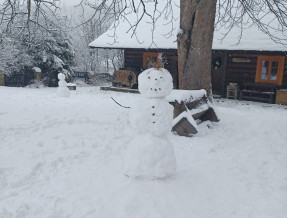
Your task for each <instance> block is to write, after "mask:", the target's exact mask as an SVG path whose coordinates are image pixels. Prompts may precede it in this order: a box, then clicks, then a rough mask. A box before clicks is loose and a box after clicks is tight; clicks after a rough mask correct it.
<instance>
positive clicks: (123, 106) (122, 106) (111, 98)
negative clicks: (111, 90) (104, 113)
mask: <svg viewBox="0 0 287 218" xmlns="http://www.w3.org/2000/svg"><path fill="white" fill-rule="evenodd" d="M111 99H113V97H111ZM113 101H114V102H116V103H117V104H118V105H120V106H121V107H123V108H131V107H126V106H123V105H121V104H120V103H119V102H117V101H116V100H115V99H113Z"/></svg>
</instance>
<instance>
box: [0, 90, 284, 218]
mask: <svg viewBox="0 0 287 218" xmlns="http://www.w3.org/2000/svg"><path fill="white" fill-rule="evenodd" d="M56 90H57V89H56V88H43V89H28V88H9V87H0V102H1V103H0V104H1V106H0V217H1V218H20V217H21V218H64V217H65V218H80V217H81V218H96V217H100V218H111V217H115V218H116V217H117V218H129V217H133V218H134V217H145V218H147V217H148V218H158V217H165V218H175V217H176V218H190V217H196V218H210V217H212V218H242V217H250V218H270V217H272V218H273V217H274V218H285V217H286V214H287V171H286V166H287V143H286V142H287V134H286V131H287V126H286V125H287V109H286V108H287V106H280V105H270V104H262V103H252V102H246V101H234V100H226V99H222V100H219V101H215V104H216V106H217V110H218V114H219V116H220V119H221V121H220V122H219V123H216V124H213V128H212V129H209V128H207V127H206V126H205V125H199V126H198V127H199V133H198V134H197V135H195V136H194V137H191V138H190V137H189V138H187V137H179V136H176V135H168V136H167V138H168V140H169V141H170V142H171V143H172V145H173V146H174V151H175V155H176V158H177V171H176V173H175V174H174V175H173V176H172V177H171V178H167V179H165V180H134V179H130V178H127V177H126V176H124V158H125V155H126V151H127V149H128V144H129V143H130V141H131V140H133V134H132V129H131V127H130V125H129V124H128V114H129V112H130V110H129V109H125V108H122V107H119V106H118V105H117V104H115V103H114V102H113V101H112V100H111V97H114V98H116V99H117V101H119V102H120V103H121V104H123V105H129V104H130V103H131V102H134V101H136V100H139V98H140V95H138V94H127V93H116V92H104V91H99V89H98V88H95V87H79V88H78V87H77V90H75V91H74V92H72V93H71V96H70V98H58V97H57V96H56V94H55V93H56Z"/></svg>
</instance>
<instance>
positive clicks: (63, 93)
mask: <svg viewBox="0 0 287 218" xmlns="http://www.w3.org/2000/svg"><path fill="white" fill-rule="evenodd" d="M65 78H66V77H65V75H64V74H63V73H59V74H58V79H59V82H58V85H59V87H58V91H57V94H58V96H60V97H69V96H70V90H69V88H68V87H67V82H66V80H65Z"/></svg>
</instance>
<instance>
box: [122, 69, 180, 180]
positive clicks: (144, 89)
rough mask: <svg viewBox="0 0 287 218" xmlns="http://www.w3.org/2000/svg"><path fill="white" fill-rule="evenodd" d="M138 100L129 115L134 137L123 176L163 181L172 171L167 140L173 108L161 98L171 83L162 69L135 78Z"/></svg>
mask: <svg viewBox="0 0 287 218" xmlns="http://www.w3.org/2000/svg"><path fill="white" fill-rule="evenodd" d="M138 81H139V91H140V93H141V98H140V101H139V102H138V103H137V104H135V105H134V106H133V107H132V109H131V112H130V116H129V121H130V123H131V126H132V128H133V130H134V137H133V139H132V140H131V142H130V144H129V149H128V152H127V158H126V167H125V168H126V174H127V175H128V176H130V177H141V178H148V179H157V178H164V177H167V176H169V175H171V174H172V173H174V171H175V169H176V160H175V155H174V150H173V145H172V144H171V143H170V142H169V141H168V140H167V135H168V134H170V131H171V128H172V120H173V106H171V105H170V104H169V103H168V101H167V100H166V99H165V97H166V96H167V95H168V94H169V93H170V92H171V90H172V87H173V83H172V77H171V75H170V73H169V72H168V71H167V70H165V69H159V70H157V69H153V68H152V69H148V70H146V71H144V72H142V73H141V74H140V75H139V79H138Z"/></svg>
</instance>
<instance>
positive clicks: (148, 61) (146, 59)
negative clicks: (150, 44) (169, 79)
mask: <svg viewBox="0 0 287 218" xmlns="http://www.w3.org/2000/svg"><path fill="white" fill-rule="evenodd" d="M143 67H144V68H146V69H147V68H152V67H155V68H159V58H158V53H156V52H144V53H143Z"/></svg>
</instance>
